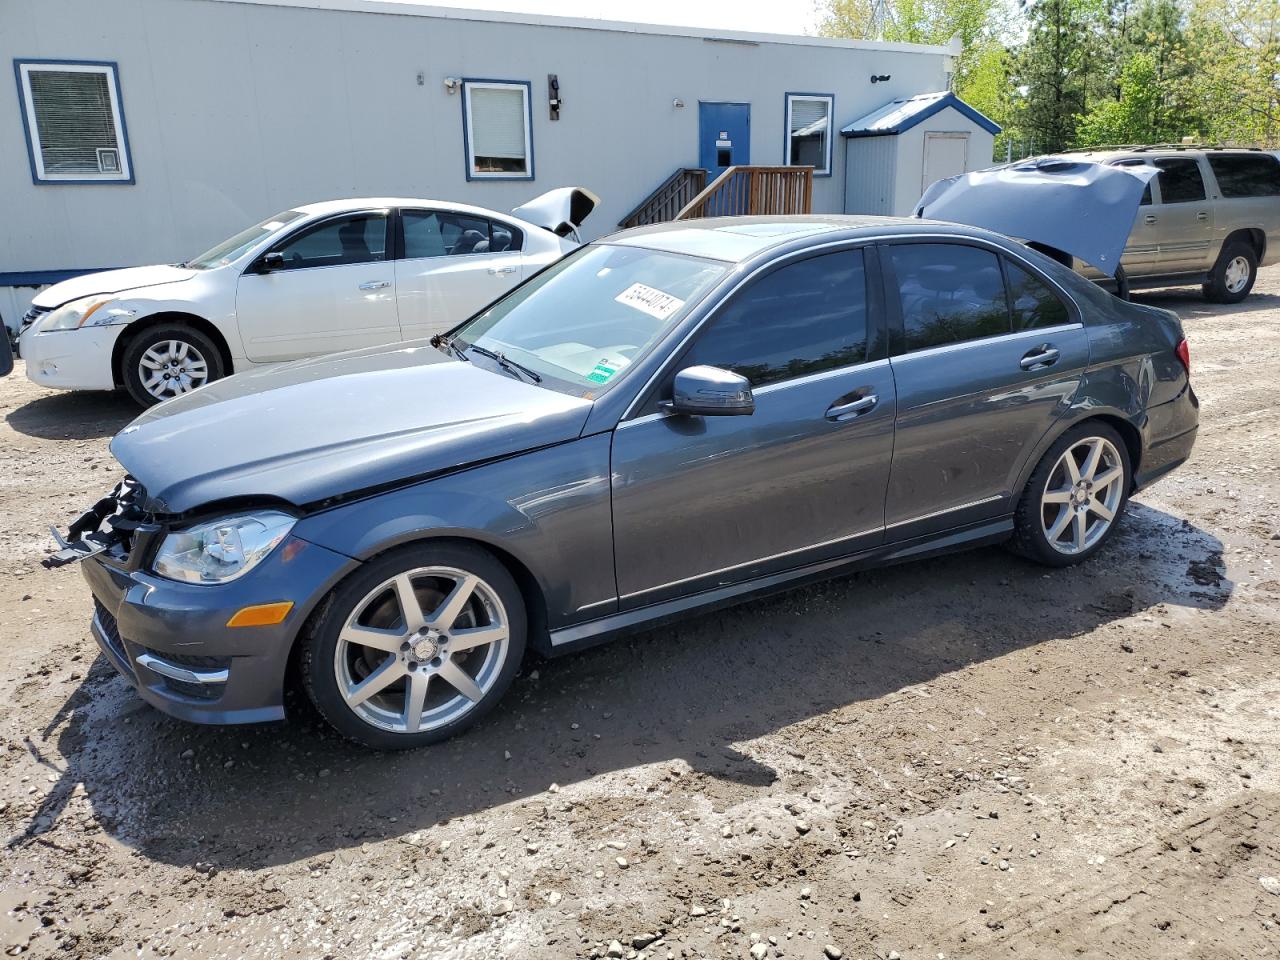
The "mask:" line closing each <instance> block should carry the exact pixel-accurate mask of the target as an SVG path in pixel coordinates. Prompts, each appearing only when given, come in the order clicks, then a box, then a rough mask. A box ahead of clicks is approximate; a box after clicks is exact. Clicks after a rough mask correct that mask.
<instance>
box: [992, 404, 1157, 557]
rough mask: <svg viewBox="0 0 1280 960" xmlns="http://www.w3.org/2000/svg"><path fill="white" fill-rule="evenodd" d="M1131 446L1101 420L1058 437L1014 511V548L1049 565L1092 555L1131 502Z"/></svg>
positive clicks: (1112, 529) (1108, 536)
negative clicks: (1128, 446)
mask: <svg viewBox="0 0 1280 960" xmlns="http://www.w3.org/2000/svg"><path fill="white" fill-rule="evenodd" d="M1131 470H1132V468H1131V466H1130V464H1129V451H1128V448H1127V447H1126V446H1125V444H1124V441H1123V440H1122V439H1121V438H1120V435H1119V434H1118V433H1116V431H1115V430H1113V429H1112V428H1111V427H1109V426H1107V425H1106V424H1105V423H1100V422H1088V423H1082V424H1080V425H1079V426H1077V427H1073V428H1072V429H1070V430H1068V431H1067V432H1066V433H1065V434H1063V435H1062V436H1061V437H1059V438H1058V441H1057V442H1056V443H1055V444H1054V445H1053V446H1052V447H1050V448H1049V452H1048V453H1046V454H1045V455H1044V457H1043V459H1041V461H1040V463H1039V465H1038V466H1037V467H1036V469H1035V472H1034V473H1032V474H1031V479H1030V480H1028V481H1027V486H1026V489H1025V490H1024V491H1023V493H1022V499H1021V501H1019V503H1018V509H1017V512H1016V513H1015V514H1014V535H1013V542H1012V546H1013V548H1014V550H1016V551H1017V552H1018V553H1021V554H1022V555H1023V556H1025V557H1029V558H1030V559H1032V560H1036V561H1039V562H1040V563H1043V564H1046V565H1048V566H1051V567H1065V566H1069V565H1071V564H1074V563H1080V562H1081V561H1082V560H1086V559H1088V558H1089V557H1091V556H1093V555H1094V554H1095V553H1097V552H1098V550H1100V549H1101V548H1102V545H1103V544H1104V543H1106V542H1107V540H1108V539H1110V537H1111V535H1112V534H1113V533H1114V532H1115V528H1116V525H1117V524H1119V522H1120V517H1121V515H1122V514H1123V513H1124V509H1125V507H1126V506H1127V505H1128V502H1129V489H1130V485H1131V480H1130V477H1131V475H1132V473H1131Z"/></svg>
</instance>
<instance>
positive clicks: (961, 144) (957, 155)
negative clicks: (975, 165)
mask: <svg viewBox="0 0 1280 960" xmlns="http://www.w3.org/2000/svg"><path fill="white" fill-rule="evenodd" d="M968 165H969V135H968V134H967V133H928V132H926V133H925V135H924V178H923V180H924V182H923V183H922V185H921V187H920V193H921V195H922V196H923V194H924V191H926V190H928V189H929V187H931V186H933V184H935V183H937V182H938V181H939V180H946V179H947V178H948V177H958V176H960V174H962V173H964V172H965V170H967V169H968Z"/></svg>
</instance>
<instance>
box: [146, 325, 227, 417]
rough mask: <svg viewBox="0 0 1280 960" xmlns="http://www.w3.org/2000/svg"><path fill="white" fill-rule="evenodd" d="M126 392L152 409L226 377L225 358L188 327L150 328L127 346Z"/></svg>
mask: <svg viewBox="0 0 1280 960" xmlns="http://www.w3.org/2000/svg"><path fill="white" fill-rule="evenodd" d="M122 371H123V373H124V385H125V389H127V390H128V391H129V396H131V397H133V399H134V401H135V402H136V403H139V404H141V405H142V406H144V407H150V406H153V405H154V404H157V403H159V402H160V401H161V400H168V399H169V398H170V397H176V396H179V395H180V394H183V393H190V392H191V391H192V390H194V389H195V388H196V387H202V386H204V385H205V384H206V383H211V382H212V381H214V380H217V379H219V378H221V377H222V376H223V369H222V354H221V353H220V352H219V350H218V348H217V346H216V345H215V344H214V342H213V341H212V340H210V339H209V337H207V336H206V335H205V334H203V333H201V332H200V331H199V330H197V329H196V328H195V327H190V326H187V325H186V324H184V323H165V324H160V325H159V326H155V327H148V328H147V329H145V330H143V331H142V332H141V333H139V334H136V335H135V336H134V337H133V339H132V340H130V341H129V343H128V344H127V345H126V346H125V349H124V357H123V358H122Z"/></svg>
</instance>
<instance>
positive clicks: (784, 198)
mask: <svg viewBox="0 0 1280 960" xmlns="http://www.w3.org/2000/svg"><path fill="white" fill-rule="evenodd" d="M812 210H813V167H730V168H729V169H728V170H726V171H725V172H724V173H722V174H720V176H718V177H716V179H715V180H714V181H713V182H712V183H711V184H709V185H708V186H707V188H706V189H705V190H703V191H702V192H701V193H699V194H698V195H697V196H696V197H694V198H693V199H692V200H690V201H689V202H688V203H687V204H685V206H684V208H683V209H681V210H680V212H679V213H677V214H676V216H675V219H676V220H692V219H693V218H695V217H741V216H750V215H753V214H788V213H810V212H811V211H812Z"/></svg>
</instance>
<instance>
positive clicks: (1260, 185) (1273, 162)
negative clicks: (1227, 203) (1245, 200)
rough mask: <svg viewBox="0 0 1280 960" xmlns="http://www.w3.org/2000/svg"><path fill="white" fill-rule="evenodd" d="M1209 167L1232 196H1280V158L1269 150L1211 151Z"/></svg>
mask: <svg viewBox="0 0 1280 960" xmlns="http://www.w3.org/2000/svg"><path fill="white" fill-rule="evenodd" d="M1209 169H1210V170H1212V171H1213V175H1214V176H1215V177H1217V179H1218V189H1219V190H1221V191H1222V195H1223V196H1224V197H1228V198H1235V197H1276V196H1280V160H1277V159H1276V158H1275V157H1273V156H1271V155H1270V154H1267V153H1249V154H1241V153H1211V154H1209Z"/></svg>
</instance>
